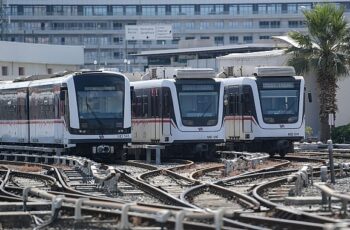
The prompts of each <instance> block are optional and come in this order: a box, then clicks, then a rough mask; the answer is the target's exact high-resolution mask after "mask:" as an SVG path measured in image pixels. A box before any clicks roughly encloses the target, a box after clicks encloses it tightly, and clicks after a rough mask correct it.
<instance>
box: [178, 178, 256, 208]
mask: <svg viewBox="0 0 350 230" xmlns="http://www.w3.org/2000/svg"><path fill="white" fill-rule="evenodd" d="M181 199H182V200H183V201H186V202H188V203H190V204H193V205H195V206H197V207H200V208H201V209H204V210H209V211H214V210H218V209H220V208H230V209H232V210H240V211H242V210H246V209H253V210H257V209H259V207H260V204H259V203H258V202H257V201H256V200H254V199H253V198H251V197H249V196H247V195H244V194H241V193H237V192H235V191H230V190H228V189H225V188H223V187H220V186H217V185H214V184H200V185H197V186H194V187H192V188H190V189H188V190H187V191H185V192H183V193H182V194H181Z"/></svg>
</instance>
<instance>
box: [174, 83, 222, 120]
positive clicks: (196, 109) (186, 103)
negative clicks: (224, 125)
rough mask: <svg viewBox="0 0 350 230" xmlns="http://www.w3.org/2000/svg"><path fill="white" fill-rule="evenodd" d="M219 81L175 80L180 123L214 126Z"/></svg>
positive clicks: (216, 116) (216, 114) (217, 104)
mask: <svg viewBox="0 0 350 230" xmlns="http://www.w3.org/2000/svg"><path fill="white" fill-rule="evenodd" d="M219 89H220V86H219V83H216V82H214V81H208V82H205V81H204V82H203V80H202V81H201V82H198V80H197V81H190V80H188V82H187V80H183V81H178V82H177V91H178V98H179V106H180V113H181V119H182V124H183V125H184V126H214V125H216V124H217V123H218V107H219Z"/></svg>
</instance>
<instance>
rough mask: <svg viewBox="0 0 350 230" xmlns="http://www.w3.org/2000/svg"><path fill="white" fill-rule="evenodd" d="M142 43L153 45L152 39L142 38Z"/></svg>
mask: <svg viewBox="0 0 350 230" xmlns="http://www.w3.org/2000/svg"><path fill="white" fill-rule="evenodd" d="M142 44H144V45H151V44H152V41H151V40H142Z"/></svg>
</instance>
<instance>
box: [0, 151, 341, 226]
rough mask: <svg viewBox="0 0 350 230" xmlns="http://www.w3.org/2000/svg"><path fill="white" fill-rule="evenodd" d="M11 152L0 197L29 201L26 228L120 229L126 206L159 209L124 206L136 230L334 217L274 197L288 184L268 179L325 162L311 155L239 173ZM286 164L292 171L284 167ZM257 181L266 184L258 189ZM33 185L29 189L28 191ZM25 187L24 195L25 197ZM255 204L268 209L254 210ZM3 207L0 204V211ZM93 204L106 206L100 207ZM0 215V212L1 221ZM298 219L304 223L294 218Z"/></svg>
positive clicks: (313, 222)
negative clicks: (55, 207) (56, 211)
mask: <svg viewBox="0 0 350 230" xmlns="http://www.w3.org/2000/svg"><path fill="white" fill-rule="evenodd" d="M6 154H8V153H5V155H6ZM10 155H11V156H10ZM10 155H6V157H4V155H3V156H2V155H1V154H0V159H3V160H2V161H0V164H1V167H0V182H1V189H0V190H1V193H0V201H11V202H12V203H14V204H15V203H16V201H17V202H18V201H22V200H23V199H24V200H27V204H28V207H27V208H28V211H29V212H30V213H31V214H32V215H35V216H36V217H38V218H39V219H36V220H37V221H38V220H39V222H40V223H39V222H37V223H33V222H30V219H33V218H32V217H30V218H28V226H31V227H28V228H32V227H33V226H41V225H43V224H44V223H46V222H47V221H51V222H50V223H49V222H47V223H48V224H49V225H48V226H50V227H56V228H69V227H71V226H75V228H101V229H110V228H120V227H121V224H122V222H123V221H122V220H123V219H124V221H125V220H126V218H125V216H124V218H123V214H122V212H123V210H124V211H126V208H125V207H135V208H136V209H137V210H138V211H140V210H143V211H145V210H147V212H151V210H152V211H154V210H158V211H156V212H155V213H158V214H154V213H153V214H152V215H148V214H145V213H142V212H138V211H135V210H134V211H126V212H127V213H128V214H127V216H128V217H130V218H127V219H128V221H125V223H124V224H126V223H127V224H126V225H127V226H129V227H130V226H132V227H141V228H142V227H149V228H162V227H163V228H169V229H173V228H175V227H176V226H178V225H179V224H180V222H181V223H182V226H183V227H185V229H186V228H187V229H243V228H244V229H271V228H274V229H275V228H284V229H295V228H300V229H322V228H323V227H324V224H325V223H333V224H336V223H337V221H334V220H333V221H330V220H332V219H330V218H326V217H324V216H322V215H324V214H322V213H315V214H310V213H307V212H305V211H304V210H301V209H300V210H297V209H291V206H288V207H287V206H285V207H283V206H281V204H284V201H283V202H278V199H280V200H282V198H281V197H287V196H288V194H289V193H290V191H291V190H293V184H288V183H286V182H280V183H278V182H276V183H277V184H275V185H274V182H275V181H283V180H285V179H286V178H287V177H288V176H289V175H290V174H292V173H295V172H296V171H297V168H298V167H300V166H302V165H303V164H305V163H308V164H309V165H312V166H319V165H321V164H324V161H322V160H319V159H312V158H310V157H309V158H308V159H306V158H305V157H304V158H303V157H302V156H299V157H296V156H292V157H288V158H286V159H287V160H285V159H284V160H282V159H269V160H268V161H271V162H272V163H273V164H270V162H269V163H268V164H261V167H260V166H258V167H255V168H254V169H250V170H240V171H238V173H237V174H239V175H235V173H233V175H232V174H231V175H225V174H223V169H224V165H223V164H222V163H220V162H191V161H184V160H178V161H174V162H165V163H163V164H162V165H155V164H152V163H151V164H148V163H146V162H142V161H128V162H117V163H114V164H112V165H102V164H98V163H96V162H92V161H90V160H88V159H84V158H70V157H67V158H65V156H61V157H54V156H51V158H49V159H44V158H45V157H44V156H40V157H38V156H35V154H34V155H33V156H27V157H25V156H17V155H16V154H13V153H11V154H10ZM5 159H6V160H9V161H5ZM29 161H32V162H33V163H29ZM34 162H36V163H34ZM40 162H41V163H40ZM43 163H44V164H43ZM287 166H288V167H290V168H291V169H288V170H287V169H285V168H286V167H287ZM21 170H23V171H25V172H22V171H21ZM315 181H317V180H315ZM208 182H209V184H208ZM268 184H269V185H268ZM261 185H266V187H264V188H263V189H261V188H260V189H259V187H261ZM288 186H289V187H288ZM29 187H30V188H29ZM31 189H32V190H33V191H35V192H30V190H31ZM28 191H29V192H28ZM23 193H26V194H27V196H25V197H23ZM308 193H310V194H313V193H314V188H310V189H309V190H306V194H308ZM44 194H45V195H44ZM250 194H253V195H254V198H252V197H250V196H249V195H250ZM256 194H258V195H259V194H260V195H261V196H260V197H258V196H256ZM273 195H274V196H273ZM278 195H280V196H281V197H278ZM53 196H54V197H56V198H57V199H61V198H58V197H64V200H65V201H63V203H62V205H61V208H59V209H60V211H61V212H62V214H63V215H61V218H60V219H59V221H54V220H53V217H55V215H54V213H52V210H51V207H52V204H51V202H52V199H51V198H52V197H53ZM49 197H51V198H49ZM78 200H80V201H79V202H81V211H82V217H81V218H83V219H84V221H80V224H77V223H78V222H79V221H78V222H77V221H76V220H77V216H75V213H76V210H74V209H75V208H74V206H75V205H72V204H73V203H74V204H77V202H78ZM84 202H87V203H86V204H84ZM89 202H91V203H89ZM136 203H137V205H136V206H135V204H136ZM260 203H261V204H262V205H263V206H264V207H267V208H269V211H268V212H265V211H263V210H264V209H263V210H260ZM92 204H93V205H92ZM1 205H2V204H1V202H0V209H1V210H2V208H1ZM36 205H37V206H36ZM85 205H86V206H85ZM91 205H92V206H91ZM95 205H97V206H96V208H95ZM99 205H103V206H104V205H107V206H109V205H111V206H110V207H109V208H105V207H104V208H102V207H99ZM113 205H115V206H113ZM269 205H271V206H269ZM35 207H37V208H35ZM39 207H41V208H39ZM111 207H114V209H113V208H111ZM117 207H118V208H117ZM123 207H124V208H123ZM38 209H41V211H37V210H38ZM17 214H18V215H19V216H21V215H23V218H24V219H25V218H27V217H25V216H26V215H28V213H27V214H25V213H20V211H18V213H17ZM317 214H319V215H317ZM145 216H147V217H145ZM2 218H4V217H2V212H0V221H1V220H2ZM56 218H57V217H56ZM301 218H304V219H305V221H300V220H301ZM56 220H58V219H56ZM136 220H137V221H136ZM218 220H221V221H218ZM126 225H125V226H126ZM218 226H219V227H218Z"/></svg>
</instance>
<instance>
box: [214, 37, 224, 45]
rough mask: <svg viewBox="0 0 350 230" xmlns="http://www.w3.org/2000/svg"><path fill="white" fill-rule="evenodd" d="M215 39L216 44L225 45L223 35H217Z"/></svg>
mask: <svg viewBox="0 0 350 230" xmlns="http://www.w3.org/2000/svg"><path fill="white" fill-rule="evenodd" d="M214 41H215V44H216V45H223V44H224V37H223V36H219V37H215V38H214Z"/></svg>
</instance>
